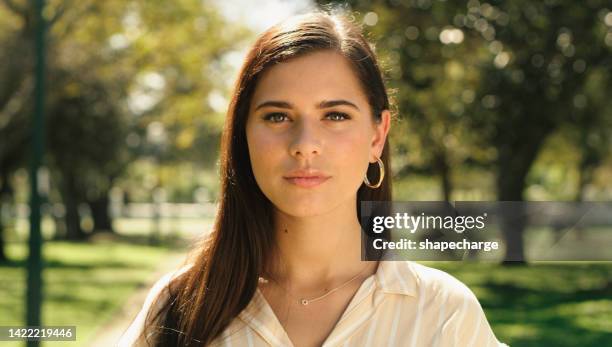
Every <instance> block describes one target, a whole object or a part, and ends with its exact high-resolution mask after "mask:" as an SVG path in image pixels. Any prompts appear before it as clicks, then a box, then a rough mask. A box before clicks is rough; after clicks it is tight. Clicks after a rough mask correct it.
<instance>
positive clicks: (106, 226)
mask: <svg viewBox="0 0 612 347" xmlns="http://www.w3.org/2000/svg"><path fill="white" fill-rule="evenodd" d="M87 204H88V205H89V208H90V209H91V217H92V219H93V223H94V225H93V231H94V232H111V233H112V232H114V231H113V221H112V219H111V217H110V214H109V212H108V211H109V207H110V206H109V205H110V199H109V198H108V193H104V194H102V195H101V196H99V197H98V198H97V199H95V200H90V201H87Z"/></svg>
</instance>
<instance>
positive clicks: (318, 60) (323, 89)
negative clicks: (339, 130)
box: [252, 51, 367, 104]
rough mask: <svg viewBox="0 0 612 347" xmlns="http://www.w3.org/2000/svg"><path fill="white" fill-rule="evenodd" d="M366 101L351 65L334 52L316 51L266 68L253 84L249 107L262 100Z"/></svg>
mask: <svg viewBox="0 0 612 347" xmlns="http://www.w3.org/2000/svg"><path fill="white" fill-rule="evenodd" d="M271 98H273V99H296V98H297V99H309V100H315V101H320V100H324V99H329V98H334V99H336V98H344V99H350V100H354V101H356V102H360V103H366V104H367V99H366V97H365V94H364V93H363V90H362V88H361V84H360V81H359V79H358V77H357V75H356V73H355V70H354V68H353V66H352V65H351V62H350V61H349V60H348V59H347V58H345V57H344V56H343V55H341V54H340V53H337V52H335V51H318V52H313V53H309V54H306V55H304V56H300V57H297V58H293V59H290V60H288V61H285V62H282V63H278V64H276V65H274V66H272V67H270V68H268V69H266V70H265V71H264V72H263V73H262V75H261V77H260V79H259V82H258V83H257V86H256V88H255V94H254V95H253V99H252V104H253V103H255V102H257V101H262V100H263V99H266V100H267V99H271Z"/></svg>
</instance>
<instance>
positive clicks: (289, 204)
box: [275, 199, 332, 217]
mask: <svg viewBox="0 0 612 347" xmlns="http://www.w3.org/2000/svg"><path fill="white" fill-rule="evenodd" d="M275 205H276V204H275ZM276 206H277V207H276V208H277V209H278V210H280V211H281V212H283V213H285V214H287V215H289V216H292V217H315V216H320V215H323V214H326V213H329V212H330V211H331V209H332V208H331V207H332V204H330V202H329V201H325V202H322V201H312V200H310V201H304V199H300V200H294V201H284V202H283V203H280V204H278V205H276Z"/></svg>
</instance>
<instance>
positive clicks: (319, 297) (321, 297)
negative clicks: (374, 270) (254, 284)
mask: <svg viewBox="0 0 612 347" xmlns="http://www.w3.org/2000/svg"><path fill="white" fill-rule="evenodd" d="M367 268H368V265H366V266H364V267H363V269H361V271H359V272H358V273H357V274H356V275H355V276H353V277H352V278H351V279H349V280H348V281H346V282H344V283H342V284H341V285H339V286H338V287H336V288H333V289H331V290H330V291H328V292H327V293H325V294H323V295H321V296H317V297H314V298H312V299H306V298H300V299H298V300H297V303H298V304H300V305H302V306H307V305H308V304H310V303H312V302H315V301H319V300H321V299H323V298H325V297H327V296H328V295H330V294H331V293H333V292H335V291H337V290H340V289H342V288H344V287H346V286H347V285H348V284H349V283H351V282H353V281H354V280H355V279H357V278H358V277H359V275H361V274H362V273H363V272H364V271H365V269H367ZM260 281H261V282H262V283H267V282H268V280H267V279H265V278H263V277H261V278H260ZM273 281H274V282H276V284H278V286H279V287H281V288H282V289H283V290H284V291H285V292H286V293H287V294H289V295H291V296H292V297H293V299H295V295H293V293H291V292H290V291H289V290H287V288H285V287H284V286H283V285H281V284H280V283H279V282H278V281H276V280H274V279H273Z"/></svg>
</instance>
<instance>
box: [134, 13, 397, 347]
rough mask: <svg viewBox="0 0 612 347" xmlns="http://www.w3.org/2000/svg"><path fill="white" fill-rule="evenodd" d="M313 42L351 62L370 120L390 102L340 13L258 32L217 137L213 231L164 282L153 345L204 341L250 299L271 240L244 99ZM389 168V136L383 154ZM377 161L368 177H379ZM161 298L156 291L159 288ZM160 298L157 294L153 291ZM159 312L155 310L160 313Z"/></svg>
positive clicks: (366, 196)
mask: <svg viewBox="0 0 612 347" xmlns="http://www.w3.org/2000/svg"><path fill="white" fill-rule="evenodd" d="M317 50H333V51H337V52H338V53H340V54H342V55H343V56H344V57H346V58H347V59H348V60H349V61H350V62H351V63H352V67H353V68H354V71H355V73H356V75H357V77H358V78H359V80H360V83H361V87H362V88H363V90H364V92H365V95H366V96H367V98H368V101H369V104H370V107H371V112H372V117H373V121H375V122H380V121H381V119H382V116H381V112H382V111H383V110H388V109H390V107H389V106H390V105H389V97H388V94H387V90H386V89H385V85H384V82H383V77H382V74H381V71H380V69H379V67H378V63H377V61H376V58H375V55H374V53H373V51H372V49H371V48H370V46H369V44H368V42H367V40H366V39H365V38H364V37H363V35H362V33H361V29H360V28H359V27H358V26H357V25H355V24H353V23H352V22H351V21H349V20H348V19H346V18H345V17H343V16H341V15H332V14H328V13H324V12H314V13H310V14H306V15H300V16H294V17H291V18H290V19H288V20H286V21H284V22H282V23H280V24H277V25H275V26H274V27H272V28H270V29H269V30H267V31H266V32H264V33H263V34H261V35H260V36H259V38H258V39H257V41H256V42H255V44H254V45H253V47H252V48H251V50H250V51H249V53H248V55H247V57H246V60H245V62H244V64H243V66H242V68H241V70H240V74H239V77H238V80H237V82H236V85H235V87H234V92H233V97H232V100H231V103H230V105H229V109H228V112H227V118H226V121H225V126H224V130H223V135H222V140H221V153H220V178H221V189H220V196H219V205H218V211H217V215H216V219H215V223H214V227H213V230H212V233H211V234H210V236H209V238H208V239H207V241H206V242H204V243H202V244H201V245H200V246H198V248H197V249H195V255H196V256H195V259H194V261H193V266H192V267H191V268H189V270H187V271H186V272H184V273H182V274H181V275H179V276H177V277H176V278H175V279H174V280H172V281H171V282H170V284H169V286H168V287H167V290H168V292H167V293H168V297H169V299H167V300H166V301H165V302H164V303H163V304H161V303H160V306H159V307H161V309H160V310H159V311H158V312H157V315H156V318H155V319H153V320H149V318H150V315H152V314H153V313H152V312H151V311H152V310H150V311H149V315H148V317H147V324H146V326H145V330H144V332H145V335H147V334H146V332H147V330H150V329H152V330H155V334H154V335H156V337H155V339H154V340H155V345H156V346H188V345H194V344H195V345H199V346H202V345H208V344H210V343H211V342H212V341H213V340H214V339H215V338H216V337H218V336H219V335H220V334H221V333H222V332H223V330H224V329H225V328H226V327H227V326H228V325H229V324H230V322H231V321H232V320H233V319H234V318H235V317H236V316H237V315H238V314H239V313H240V312H241V311H242V310H243V309H244V308H245V307H246V306H247V304H248V303H249V302H250V301H251V298H252V297H253V295H254V293H255V290H256V288H257V284H258V278H259V276H260V275H262V274H264V271H265V269H266V264H267V262H268V261H269V259H270V256H271V253H272V249H273V246H274V235H273V230H274V228H273V227H274V220H273V215H272V211H273V208H272V204H271V202H270V201H269V200H268V198H266V197H265V195H264V194H263V193H262V191H261V190H260V188H259V186H258V185H257V183H256V181H255V177H254V175H253V171H252V168H251V160H250V157H249V151H248V147H247V138H246V132H245V128H246V121H247V117H248V111H249V104H250V101H251V97H252V95H253V92H254V90H255V87H256V85H257V81H258V78H259V76H260V75H261V73H262V71H264V70H265V69H266V68H268V67H270V66H272V65H273V64H275V63H278V62H282V61H287V60H288V59H291V58H295V57H298V56H303V55H305V54H308V53H311V52H313V51H317ZM381 159H382V161H383V162H384V165H385V171H386V172H387V173H390V172H391V171H390V168H391V165H390V161H389V159H390V156H389V143H388V142H385V146H384V149H383V152H382V156H381ZM377 175H378V166H377V165H376V164H374V165H370V167H369V168H368V177H369V178H370V180H371V181H373V182H376V181H377V180H378V177H377ZM386 177H387V178H385V179H384V181H383V184H382V185H381V186H380V187H379V188H377V189H370V188H368V187H367V186H365V185H364V184H362V185H361V187H360V188H359V190H358V192H357V206H356V208H357V213H358V216H359V218H360V215H361V214H360V209H359V206H360V202H361V201H390V200H391V180H390V174H387V176H386ZM160 298H161V296H160ZM159 300H161V299H159ZM158 318H161V319H159V320H158Z"/></svg>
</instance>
